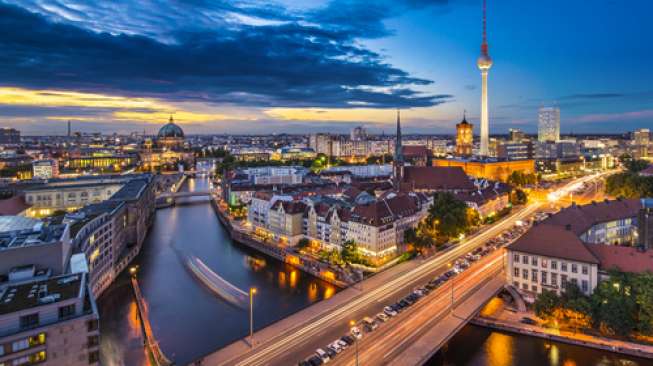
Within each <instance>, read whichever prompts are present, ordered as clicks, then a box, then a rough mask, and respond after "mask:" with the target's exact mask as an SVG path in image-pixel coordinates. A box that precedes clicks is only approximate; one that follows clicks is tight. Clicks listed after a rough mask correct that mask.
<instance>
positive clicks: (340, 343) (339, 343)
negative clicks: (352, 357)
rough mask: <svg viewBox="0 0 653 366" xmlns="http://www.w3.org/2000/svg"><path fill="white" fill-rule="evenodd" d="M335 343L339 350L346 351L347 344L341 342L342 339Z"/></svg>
mask: <svg viewBox="0 0 653 366" xmlns="http://www.w3.org/2000/svg"><path fill="white" fill-rule="evenodd" d="M336 342H337V343H338V345H339V346H340V349H341V350H343V351H344V350H346V349H347V347H349V343H347V342H345V341H343V340H342V338H340V339H338V340H337V341H336Z"/></svg>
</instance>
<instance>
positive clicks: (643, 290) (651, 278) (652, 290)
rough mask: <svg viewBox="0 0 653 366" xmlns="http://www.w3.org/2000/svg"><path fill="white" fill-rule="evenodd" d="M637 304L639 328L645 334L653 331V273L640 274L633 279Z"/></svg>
mask: <svg viewBox="0 0 653 366" xmlns="http://www.w3.org/2000/svg"><path fill="white" fill-rule="evenodd" d="M633 288H634V289H635V303H636V304H637V315H636V318H637V329H638V330H639V331H640V332H642V333H644V334H651V333H652V332H653V273H651V272H646V273H642V274H640V275H638V276H637V277H636V278H635V279H634V281H633Z"/></svg>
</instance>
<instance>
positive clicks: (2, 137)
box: [0, 127, 20, 144]
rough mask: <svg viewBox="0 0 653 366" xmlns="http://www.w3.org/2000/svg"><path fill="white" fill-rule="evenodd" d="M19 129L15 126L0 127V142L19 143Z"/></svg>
mask: <svg viewBox="0 0 653 366" xmlns="http://www.w3.org/2000/svg"><path fill="white" fill-rule="evenodd" d="M19 143H20V131H18V130H17V129H15V128H7V127H5V128H0V144H19Z"/></svg>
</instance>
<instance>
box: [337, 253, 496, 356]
mask: <svg viewBox="0 0 653 366" xmlns="http://www.w3.org/2000/svg"><path fill="white" fill-rule="evenodd" d="M503 255H504V250H503V249H500V250H497V251H495V252H493V253H491V254H490V255H488V256H487V257H486V258H483V259H482V260H481V261H479V262H478V263H475V264H474V265H472V266H471V267H470V268H469V269H467V270H466V271H464V272H463V273H461V274H460V275H458V276H456V277H454V278H452V279H450V280H449V281H447V282H445V283H444V284H443V285H442V286H441V287H439V288H438V289H436V290H435V291H434V292H432V293H430V294H429V295H427V296H426V297H424V298H422V299H421V300H419V301H418V302H417V303H416V304H415V305H413V306H411V307H410V308H408V309H407V310H405V311H404V312H402V313H400V314H399V315H398V316H396V317H395V318H393V319H390V320H389V321H388V322H387V323H384V324H381V325H380V326H379V328H378V329H376V330H375V331H373V332H372V333H367V334H365V336H364V338H363V339H361V340H360V343H359V345H358V346H359V364H360V365H390V364H397V363H398V362H400V358H401V353H402V351H404V350H405V349H406V348H408V347H410V346H411V345H412V344H413V343H414V342H415V341H416V340H417V339H419V338H420V336H422V335H423V334H424V333H425V332H426V331H427V330H429V329H431V328H432V327H434V326H437V325H438V323H439V322H440V320H441V319H442V318H443V317H444V316H446V315H449V314H451V313H452V312H453V315H454V316H456V315H457V314H456V308H457V306H458V304H459V303H460V302H462V301H463V300H465V299H466V298H467V297H468V296H474V294H475V292H476V290H477V289H478V288H479V287H480V286H482V285H483V284H485V283H487V282H488V281H489V280H491V279H492V278H495V277H496V276H497V275H501V274H502V273H503V272H502V269H503ZM452 287H453V291H452ZM452 292H453V304H452ZM490 296H491V295H490ZM478 300H479V304H483V303H485V302H486V301H487V299H478ZM452 305H453V310H452ZM457 316H460V317H461V319H460V321H461V323H464V322H465V320H464V319H465V318H466V317H467V316H466V315H465V316H463V315H457ZM448 331H450V330H449V329H444V328H443V329H441V332H443V333H446V332H448ZM451 331H454V329H451ZM454 333H455V332H454ZM451 335H453V334H451ZM442 336H443V339H444V338H446V337H447V334H442ZM435 345H436V344H433V346H435ZM355 355H356V353H355V347H350V349H348V350H346V351H344V352H342V353H341V354H340V355H338V356H337V357H336V358H335V360H334V362H333V363H331V364H333V365H352V366H353V365H355V360H356V357H355Z"/></svg>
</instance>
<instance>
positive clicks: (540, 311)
mask: <svg viewBox="0 0 653 366" xmlns="http://www.w3.org/2000/svg"><path fill="white" fill-rule="evenodd" d="M560 305H561V299H560V297H558V295H557V294H556V293H555V292H553V291H548V290H544V291H542V293H541V294H539V295H538V296H537V299H535V303H534V304H533V308H534V310H535V314H536V315H537V316H539V317H540V318H542V319H546V318H549V317H551V316H552V315H553V313H554V311H555V310H556V309H557V308H558V307H559V306H560Z"/></svg>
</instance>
